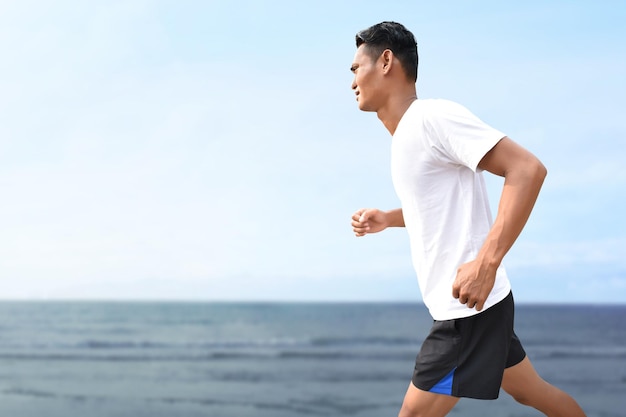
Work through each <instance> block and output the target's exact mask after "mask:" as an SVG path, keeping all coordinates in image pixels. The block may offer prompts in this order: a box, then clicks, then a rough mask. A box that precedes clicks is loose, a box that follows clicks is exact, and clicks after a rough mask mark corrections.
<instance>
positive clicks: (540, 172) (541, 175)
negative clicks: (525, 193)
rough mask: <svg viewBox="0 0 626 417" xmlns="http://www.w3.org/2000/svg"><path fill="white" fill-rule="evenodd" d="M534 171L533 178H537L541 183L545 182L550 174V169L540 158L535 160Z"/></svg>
mask: <svg viewBox="0 0 626 417" xmlns="http://www.w3.org/2000/svg"><path fill="white" fill-rule="evenodd" d="M532 172H533V178H535V180H536V181H537V182H538V183H539V184H543V181H544V180H545V178H546V176H547V175H548V169H547V168H546V166H545V165H544V164H543V163H542V162H541V161H540V160H539V159H535V160H534V163H533V167H532Z"/></svg>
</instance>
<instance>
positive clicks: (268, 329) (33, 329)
mask: <svg viewBox="0 0 626 417" xmlns="http://www.w3.org/2000/svg"><path fill="white" fill-rule="evenodd" d="M431 323H432V320H431V318H430V316H429V315H428V313H427V311H426V309H425V307H424V306H423V305H421V304H409V303H345V304H342V303H191V302H1V303H0V416H2V417H5V416H6V417H35V416H36V417H41V416H46V417H72V416H81V417H105V416H106V417H117V416H120V417H123V416H128V417H130V416H132V417H144V416H145V417H159V416H163V417H165V416H167V417H179V416H180V417H183V416H184V417H192V416H194V417H195V416H203V417H206V416H208V417H248V416H255V417H259V416H261V417H263V416H267V417H304V416H307V417H315V416H329V417H343V416H346V417H347V416H354V417H374V416H376V417H382V416H396V415H397V413H398V410H399V407H400V404H401V402H402V398H403V396H404V393H405V391H406V388H407V386H408V383H409V380H410V378H411V373H412V369H413V363H414V360H415V355H416V353H417V351H418V349H419V346H420V343H421V341H422V340H423V337H424V336H425V335H426V334H427V332H428V329H429V328H430V325H431ZM516 332H517V334H518V335H519V336H520V338H521V340H522V342H523V344H524V346H525V348H526V351H527V353H528V355H529V357H530V358H531V360H532V361H533V363H534V365H535V368H536V369H537V370H538V372H539V373H540V374H541V375H542V376H543V377H544V379H546V380H548V381H549V382H551V383H553V384H555V385H557V386H558V387H560V388H561V389H563V390H565V391H567V392H568V393H570V394H571V395H572V396H573V397H574V398H576V400H577V401H578V402H579V404H580V405H581V406H582V407H583V409H584V410H585V411H586V413H587V415H588V416H590V417H618V416H626V305H619V306H599V305H523V304H522V305H518V306H517V310H516ZM450 415H451V416H465V417H479V416H480V417H484V416H499V417H525V416H528V417H530V416H539V415H541V414H540V413H539V412H537V411H535V410H532V409H529V408H527V407H524V406H521V405H519V404H517V403H515V402H514V401H513V400H512V399H511V398H510V397H509V396H508V395H507V394H506V393H504V392H503V393H502V394H501V395H500V398H499V399H498V400H495V401H478V400H468V399H463V400H461V401H460V402H459V404H458V405H457V407H456V408H455V409H454V410H453V411H452V412H451V414H450Z"/></svg>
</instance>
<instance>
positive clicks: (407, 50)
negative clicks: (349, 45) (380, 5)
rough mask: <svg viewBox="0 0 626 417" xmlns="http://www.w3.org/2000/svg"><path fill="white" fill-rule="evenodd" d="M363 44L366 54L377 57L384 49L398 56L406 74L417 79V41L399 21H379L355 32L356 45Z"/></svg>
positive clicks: (373, 57)
mask: <svg viewBox="0 0 626 417" xmlns="http://www.w3.org/2000/svg"><path fill="white" fill-rule="evenodd" d="M363 44H365V47H366V48H367V54H368V55H369V56H370V57H371V58H372V59H378V57H379V56H380V55H381V54H382V53H383V51H384V50H385V49H389V50H391V51H392V52H393V54H394V55H395V56H396V57H397V58H398V61H400V64H401V66H402V68H403V69H404V72H405V73H406V76H407V77H408V78H409V79H412V80H413V81H414V82H415V81H417V63H418V59H419V58H418V55H417V42H416V41H415V37H414V36H413V34H412V33H411V32H410V31H409V30H408V29H407V28H405V27H404V26H403V25H401V24H400V23H396V22H381V23H378V24H376V25H374V26H371V27H369V28H367V29H365V30H362V31H360V32H359V33H357V34H356V47H357V48H358V47H359V46H361V45H363Z"/></svg>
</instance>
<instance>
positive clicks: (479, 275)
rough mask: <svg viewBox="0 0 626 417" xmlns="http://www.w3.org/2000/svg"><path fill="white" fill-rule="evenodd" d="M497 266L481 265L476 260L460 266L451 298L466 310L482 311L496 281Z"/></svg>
mask: <svg viewBox="0 0 626 417" xmlns="http://www.w3.org/2000/svg"><path fill="white" fill-rule="evenodd" d="M496 270H497V266H496V267H494V266H487V265H481V263H480V262H479V261H478V260H475V261H472V262H468V263H466V264H463V265H461V266H460V267H459V268H458V269H457V272H456V279H455V280H454V283H453V284H452V296H453V297H454V298H458V300H459V302H460V303H461V304H467V307H468V308H474V307H475V308H476V310H477V311H480V310H482V309H483V307H484V305H485V301H486V300H487V297H488V296H489V293H490V292H491V290H492V289H493V285H494V283H495V280H496Z"/></svg>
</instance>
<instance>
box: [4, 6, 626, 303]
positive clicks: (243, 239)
mask: <svg viewBox="0 0 626 417" xmlns="http://www.w3.org/2000/svg"><path fill="white" fill-rule="evenodd" d="M385 3H391V4H385ZM470 3H471V4H470ZM295 4H298V5H297V6H296V5H295ZM625 19H626V6H625V5H624V4H623V2H618V1H615V2H610V1H607V2H589V1H585V2H582V1H552V2H541V1H529V2H515V3H513V2H496V1H478V2H462V1H450V2H421V1H411V2H409V1H406V2H399V1H398V2H380V1H376V2H374V1H358V2H356V1H345V2H337V1H333V2H331V1H327V0H322V1H318V2H310V3H302V4H300V3H294V2H285V1H265V2H262V1H233V2H230V1H228V2H227V1H219V2H215V1H177V2H166V1H134V0H125V1H107V2H81V1H69V0H68V1H63V0H58V1H55V2H48V1H11V0H9V1H7V0H3V1H1V2H0V51H2V55H3V56H2V60H0V195H1V196H2V198H1V200H0V201H1V203H0V234H1V238H0V254H1V255H0V278H1V279H2V283H3V285H2V290H0V298H4V299H68V298H70V299H75V298H77V299H85V298H86V299H147V300H149V299H189V300H419V299H420V296H419V291H418V288H417V281H416V279H415V275H414V271H413V268H412V266H411V263H410V258H409V250H408V247H407V244H408V240H407V238H406V235H405V232H404V230H402V229H396V230H390V231H388V232H386V233H384V234H380V235H376V236H367V237H365V238H361V239H357V238H355V237H354V236H353V235H352V233H351V229H350V225H349V217H350V214H351V213H352V212H353V211H354V210H356V209H358V208H360V207H380V208H384V209H387V208H393V207H396V206H397V205H398V200H397V198H396V196H395V194H394V192H393V189H392V184H391V179H390V173H389V145H390V138H389V136H388V133H387V132H386V131H385V130H384V128H383V126H382V125H381V124H380V122H379V121H378V119H377V118H376V116H375V115H374V114H370V113H361V112H359V111H358V109H357V107H356V102H355V100H354V96H353V93H352V91H351V90H350V83H351V81H352V74H351V73H350V72H349V67H350V64H351V63H352V57H353V55H354V51H355V47H354V34H355V33H356V32H357V31H358V30H360V29H364V28H366V27H368V26H370V25H371V24H374V23H377V22H379V21H382V20H396V21H399V22H402V23H404V24H405V25H406V26H407V27H408V28H409V29H411V30H412V31H413V32H414V33H415V35H416V37H417V39H418V44H419V53H420V68H419V80H418V95H419V96H420V97H422V98H426V97H441V98H448V99H451V100H455V101H458V102H460V103H462V104H464V105H465V106H467V107H468V108H470V109H471V110H472V111H473V112H474V113H476V114H477V115H478V116H479V117H481V118H482V119H483V120H485V121H487V122H488V123H490V124H492V125H493V126H494V127H496V128H498V129H500V130H502V131H504V132H506V133H507V134H508V135H509V136H510V137H512V138H513V139H514V140H516V141H517V142H519V143H521V144H522V145H523V146H525V147H527V148H528V149H530V150H531V151H532V152H534V153H535V154H536V155H537V156H539V158H540V159H542V161H543V162H544V163H545V164H546V166H547V167H548V170H549V174H548V178H547V180H546V183H545V185H544V188H543V191H542V194H541V195H540V198H539V200H538V202H537V206H536V208H535V211H534V213H533V215H532V217H531V219H530V221H529V224H528V226H527V227H526V229H525V231H524V232H523V234H522V235H521V236H520V238H519V240H518V242H517V244H516V246H515V247H514V248H513V250H512V251H511V252H510V253H509V255H507V258H506V259H505V264H506V265H507V267H508V269H509V275H510V277H511V280H512V282H513V286H514V291H515V293H516V298H517V299H518V300H521V301H525V302H543V301H555V302H594V303H599V302H600V303H601V302H626V256H625V255H626V227H625V225H626V222H625V221H624V219H623V213H624V207H625V206H626V197H625V193H624V191H625V190H626V167H625V165H624V157H625V156H626V145H625V143H626V142H625V139H626V117H625V115H626V104H625V101H624V96H626V82H625V78H626V77H625V76H624V74H626V52H625V51H626V45H625V44H626V29H625V28H624V25H623V22H624V20H625ZM488 182H489V188H490V194H491V198H492V204H493V207H494V209H495V207H496V206H497V197H498V193H499V187H500V186H501V180H500V179H497V178H489V179H488Z"/></svg>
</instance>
